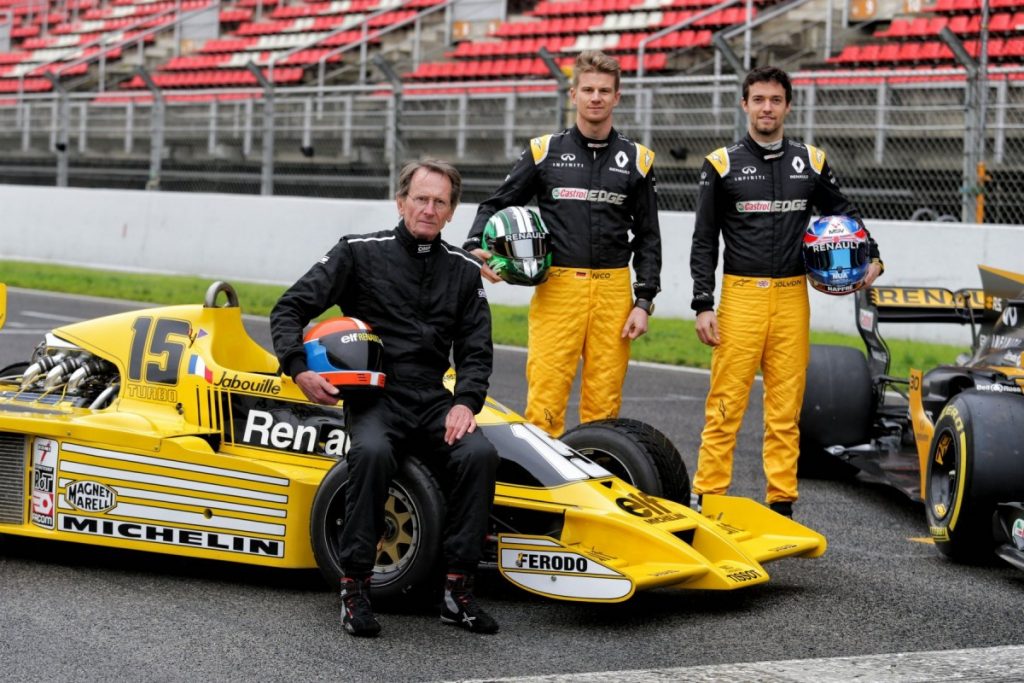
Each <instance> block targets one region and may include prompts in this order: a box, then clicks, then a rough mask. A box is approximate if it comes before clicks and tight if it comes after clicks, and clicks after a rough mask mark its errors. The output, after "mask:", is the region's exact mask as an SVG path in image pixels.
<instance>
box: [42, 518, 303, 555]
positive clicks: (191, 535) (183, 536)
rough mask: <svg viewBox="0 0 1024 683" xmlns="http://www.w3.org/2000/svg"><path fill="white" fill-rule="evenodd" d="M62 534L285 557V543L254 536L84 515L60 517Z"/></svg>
mask: <svg viewBox="0 0 1024 683" xmlns="http://www.w3.org/2000/svg"><path fill="white" fill-rule="evenodd" d="M60 530H61V531H67V532H68V533H72V534H87V535H90V536H106V537H107V538H122V539H125V540H129V541H142V542H144V543H161V544H166V545H176V546H183V547H189V548H202V549H204V550H218V551H223V552H231V553H241V554H243V555H259V556H263V557H283V556H284V541H278V540H274V539H270V538H258V537H254V536H241V535H237V534H229V533H221V532H215V531H200V530H198V529H185V528H182V527H176V526H165V525H162V524H145V523H142V522H125V521H118V520H112V519H97V518H95V517H83V516H80V515H66V514H62V515H60Z"/></svg>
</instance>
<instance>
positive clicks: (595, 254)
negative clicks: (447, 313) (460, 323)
mask: <svg viewBox="0 0 1024 683" xmlns="http://www.w3.org/2000/svg"><path fill="white" fill-rule="evenodd" d="M619 79H620V68H619V63H618V62H617V61H616V60H614V59H612V58H610V57H608V56H606V55H604V54H602V53H600V52H594V51H587V52H584V53H582V54H581V55H580V56H579V58H578V59H577V60H576V65H575V71H574V73H573V79H572V89H571V90H570V96H571V98H572V101H573V102H574V103H575V105H576V125H575V126H573V127H572V128H568V129H566V130H564V131H562V132H560V133H555V134H554V135H544V136H541V137H538V138H534V139H533V140H531V141H530V144H529V146H528V147H527V149H526V150H524V152H523V154H522V156H521V157H520V158H519V161H518V162H517V163H516V165H515V166H514V167H513V169H512V172H511V173H510V174H509V176H508V178H506V179H505V182H504V183H503V184H502V185H501V187H499V188H498V190H497V192H495V193H494V195H493V196H492V197H491V198H490V199H488V200H487V201H485V202H484V203H482V204H481V205H480V208H479V211H478V212H477V215H476V220H475V221H474V223H473V227H472V229H471V230H470V232H469V238H468V239H467V241H466V243H465V244H464V245H463V248H465V249H466V250H467V251H471V252H473V253H475V254H476V255H478V256H479V257H480V258H482V259H484V260H485V261H486V259H488V258H489V257H490V254H489V253H488V252H486V251H484V250H483V249H481V248H480V246H481V245H480V236H481V234H482V233H483V229H484V226H485V225H486V224H487V220H488V219H489V218H490V217H491V216H492V215H493V214H494V213H495V212H497V211H500V210H501V209H504V208H506V207H509V206H521V205H524V204H526V203H527V202H529V201H530V200H531V199H533V198H536V200H537V205H538V206H539V208H540V214H541V218H543V220H544V223H545V225H546V226H547V228H548V231H549V232H550V233H551V245H552V246H551V253H552V267H551V271H550V275H549V277H548V280H547V282H545V283H543V284H541V285H539V286H538V287H537V289H536V291H535V293H534V295H533V300H532V301H531V303H530V317H529V355H528V358H527V362H526V378H527V407H526V418H527V419H528V420H529V421H530V422H532V423H533V424H535V425H537V426H538V427H540V428H541V429H544V430H545V431H547V432H548V433H550V434H552V435H554V436H559V435H561V434H562V432H563V431H565V412H566V405H567V403H568V400H569V391H570V389H571V388H572V381H573V378H574V377H575V375H576V367H577V365H578V364H579V361H580V359H581V358H582V360H583V373H582V382H581V392H580V421H581V422H589V421H591V420H599V419H604V418H610V417H616V416H617V415H618V412H619V407H620V405H621V403H622V383H623V381H624V380H625V377H626V368H627V366H628V363H629V345H630V342H631V341H632V340H634V339H636V338H637V337H639V336H640V335H642V334H644V333H645V332H647V318H648V316H649V315H650V314H651V313H653V311H654V304H653V303H652V302H653V300H654V297H655V295H656V294H657V293H658V290H659V289H660V280H659V276H660V272H661V235H660V232H659V229H658V207H657V196H656V194H655V183H654V169H653V165H654V152H652V151H651V150H649V149H647V148H646V147H644V146H643V145H639V144H637V143H635V142H632V141H631V140H628V139H627V138H625V137H623V136H621V135H620V134H619V133H618V132H617V131H616V130H615V129H614V128H613V127H612V110H613V109H614V108H615V106H616V105H617V104H618V103H619V96H620V92H619ZM630 233H632V239H631V237H630ZM631 258H632V263H633V269H634V270H635V271H636V282H634V283H633V284H632V287H630V282H631V279H632V278H631V275H630V270H629V265H630V259H631ZM483 275H484V277H486V278H488V279H489V280H490V281H491V282H497V281H498V277H497V276H496V275H495V274H494V272H493V271H491V269H490V268H487V267H484V269H483Z"/></svg>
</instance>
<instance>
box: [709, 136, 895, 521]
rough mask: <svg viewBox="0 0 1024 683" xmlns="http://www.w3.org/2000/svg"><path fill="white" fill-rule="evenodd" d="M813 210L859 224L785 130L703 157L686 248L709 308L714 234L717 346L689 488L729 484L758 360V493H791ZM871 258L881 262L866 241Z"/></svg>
mask: <svg viewBox="0 0 1024 683" xmlns="http://www.w3.org/2000/svg"><path fill="white" fill-rule="evenodd" d="M812 209H817V211H819V212H820V215H840V214H841V215H846V216H849V217H851V218H853V219H855V220H856V221H857V222H858V223H861V224H863V223H862V221H861V218H860V213H859V212H858V211H857V209H856V208H855V207H854V206H853V205H852V204H851V203H850V202H849V201H847V199H846V198H845V197H844V196H843V194H842V193H841V192H840V189H839V184H838V182H837V181H836V179H835V176H834V175H833V174H832V171H831V169H830V168H829V166H828V163H827V162H826V160H825V152H824V151H823V150H821V149H818V148H817V147H812V146H811V145H804V144H802V143H799V142H796V141H794V140H790V139H788V138H785V139H783V140H782V144H781V146H779V147H777V148H776V149H767V148H765V147H762V146H761V145H759V144H758V143H757V142H755V141H754V140H753V139H752V138H751V137H750V136H749V135H747V136H746V137H745V138H744V139H743V140H741V141H739V142H737V143H736V144H734V145H732V146H731V147H723V148H721V149H717V150H715V151H714V152H712V153H711V154H709V155H708V156H707V157H706V158H705V161H704V166H703V168H702V169H701V176H700V191H699V194H698V198H697V216H696V225H695V227H694V234H693V247H692V250H691V254H690V271H691V274H692V276H693V281H694V285H693V287H694V294H693V302H692V303H691V307H692V308H693V310H694V311H696V312H697V313H700V312H702V311H710V310H714V305H715V298H714V291H715V270H716V268H717V265H718V247H719V234H721V236H722V239H723V240H724V241H725V252H724V263H723V272H724V277H723V280H722V289H721V300H720V301H719V306H718V312H717V317H718V331H719V339H720V340H721V344H720V345H719V346H717V347H715V348H714V351H713V352H712V360H711V388H710V390H709V392H708V397H707V402H706V404H705V408H704V416H705V424H704V431H703V433H702V434H701V446H700V456H699V459H698V463H697V472H696V475H695V476H694V479H693V492H694V493H696V494H704V493H725V492H726V491H727V489H728V487H729V483H730V482H731V480H732V459H733V451H734V449H735V446H736V434H737V432H738V431H739V428H740V423H741V422H742V420H743V414H744V412H745V411H746V408H747V400H748V397H749V396H750V387H751V383H752V382H753V380H754V376H755V374H756V373H757V370H758V368H760V369H761V371H762V373H763V380H764V472H765V478H766V479H767V492H766V500H767V501H768V502H769V503H773V502H779V501H794V500H796V499H797V479H796V463H797V456H798V455H799V427H798V421H799V417H800V405H801V403H802V401H803V393H804V381H805V377H806V374H807V361H808V358H809V355H810V344H809V341H808V335H809V331H810V307H809V304H808V300H807V286H806V277H805V267H804V263H803V258H802V254H801V245H802V243H803V236H804V231H805V230H806V228H807V225H808V223H809V221H810V219H811V214H812ZM871 257H872V258H878V246H877V245H876V244H875V242H874V241H873V240H872V241H871Z"/></svg>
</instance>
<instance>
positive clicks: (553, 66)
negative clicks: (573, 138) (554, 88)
mask: <svg viewBox="0 0 1024 683" xmlns="http://www.w3.org/2000/svg"><path fill="white" fill-rule="evenodd" d="M537 55H538V56H539V57H540V60H541V61H542V62H544V66H546V67H547V68H548V71H550V72H551V75H552V76H553V77H554V79H555V80H556V81H558V89H559V91H560V92H561V93H565V92H568V90H569V86H570V83H569V79H568V78H566V77H565V73H564V72H563V71H562V69H561V67H559V66H558V62H556V61H555V57H554V55H552V54H551V53H550V52H549V51H548V49H547V48H546V47H544V46H543V45H542V46H541V47H540V49H539V50H538V51H537ZM565 113H566V112H565V97H564V96H559V97H558V99H557V101H556V102H555V118H556V120H557V121H558V125H557V126H556V128H561V127H562V126H565V125H566V124H567V122H566V120H565Z"/></svg>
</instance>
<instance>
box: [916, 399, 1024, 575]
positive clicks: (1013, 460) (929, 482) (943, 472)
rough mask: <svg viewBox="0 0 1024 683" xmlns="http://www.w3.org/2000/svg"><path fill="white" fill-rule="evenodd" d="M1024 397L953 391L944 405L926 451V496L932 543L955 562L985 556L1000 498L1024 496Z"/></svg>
mask: <svg viewBox="0 0 1024 683" xmlns="http://www.w3.org/2000/svg"><path fill="white" fill-rule="evenodd" d="M1022 435H1024V400H1021V397H1020V396H1013V395H1004V394H982V393H979V392H976V391H967V392H964V393H961V394H957V395H956V396H955V397H954V398H953V399H952V400H951V401H950V402H949V403H948V404H947V405H946V407H945V408H944V409H943V410H942V414H941V415H940V416H939V421H938V422H937V423H936V425H935V433H934V434H933V436H932V443H931V447H930V449H929V453H928V463H927V471H926V475H925V490H924V502H925V510H926V514H927V518H928V530H929V533H930V534H931V536H932V539H933V540H934V541H935V547H936V548H938V549H939V551H940V552H941V553H942V554H943V555H946V556H947V557H949V558H951V559H953V560H956V561H958V562H966V563H978V562H987V561H989V560H990V559H991V557H992V551H993V550H994V549H995V547H996V545H997V539H996V538H995V537H994V535H993V529H992V515H993V513H994V512H995V510H996V505H997V503H999V502H1004V501H1011V500H1021V499H1022V498H1024V441H1022V439H1021V437H1022Z"/></svg>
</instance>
